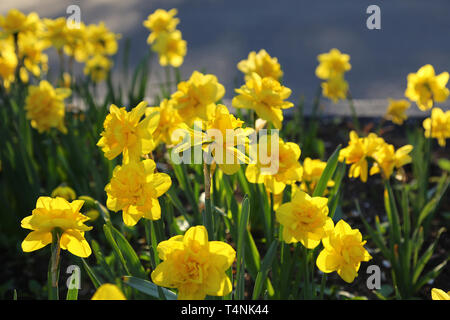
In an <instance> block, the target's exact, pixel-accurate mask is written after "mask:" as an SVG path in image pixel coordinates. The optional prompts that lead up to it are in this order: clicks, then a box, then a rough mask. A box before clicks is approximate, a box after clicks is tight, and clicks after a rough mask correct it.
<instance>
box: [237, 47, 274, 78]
mask: <svg viewBox="0 0 450 320" xmlns="http://www.w3.org/2000/svg"><path fill="white" fill-rule="evenodd" d="M237 68H238V69H239V70H240V71H241V72H243V73H244V74H245V80H246V81H247V80H249V79H251V75H252V73H253V72H256V73H257V74H258V75H259V76H260V77H261V78H265V77H271V78H274V79H275V80H279V79H280V78H281V77H282V76H283V71H281V67H280V64H279V63H278V59H277V58H275V57H274V58H272V57H271V56H270V55H269V54H268V53H267V51H266V50H264V49H261V50H259V52H258V53H256V52H255V51H252V52H250V53H249V54H248V58H247V60H242V61H240V62H239V63H238V65H237Z"/></svg>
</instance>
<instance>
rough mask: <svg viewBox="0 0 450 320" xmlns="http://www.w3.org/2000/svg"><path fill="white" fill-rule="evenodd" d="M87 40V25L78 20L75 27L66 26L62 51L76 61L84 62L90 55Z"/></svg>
mask: <svg viewBox="0 0 450 320" xmlns="http://www.w3.org/2000/svg"><path fill="white" fill-rule="evenodd" d="M88 42H89V38H88V31H87V27H86V25H85V24H84V23H83V22H80V24H79V26H78V27H77V28H67V30H66V42H65V45H64V53H65V54H67V55H68V56H70V57H74V58H75V60H76V61H78V62H85V61H86V60H87V59H88V58H89V56H90V53H89V51H88V46H89V45H88ZM111 52H114V50H111ZM94 55H95V54H94Z"/></svg>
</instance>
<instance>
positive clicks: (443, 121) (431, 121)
mask: <svg viewBox="0 0 450 320" xmlns="http://www.w3.org/2000/svg"><path fill="white" fill-rule="evenodd" d="M423 128H424V129H425V137H427V138H429V137H432V138H435V139H437V140H438V142H439V145H440V146H441V147H445V144H446V143H445V140H446V139H448V138H450V110H448V111H446V112H444V111H443V110H442V109H439V108H433V109H432V110H431V117H429V118H426V119H425V120H424V121H423Z"/></svg>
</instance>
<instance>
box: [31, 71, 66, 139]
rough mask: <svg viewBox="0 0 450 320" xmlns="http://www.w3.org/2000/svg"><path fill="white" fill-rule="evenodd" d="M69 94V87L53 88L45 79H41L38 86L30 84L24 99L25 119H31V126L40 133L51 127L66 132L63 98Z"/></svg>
mask: <svg viewBox="0 0 450 320" xmlns="http://www.w3.org/2000/svg"><path fill="white" fill-rule="evenodd" d="M70 94H71V90H70V89H66V88H56V89H55V88H53V86H52V85H51V84H50V83H49V82H48V81H46V80H42V81H41V82H40V83H39V85H38V86H30V87H29V88H28V95H27V98H26V100H25V110H26V112H27V115H26V116H27V119H29V120H31V126H32V127H33V128H35V129H37V130H38V131H39V132H40V133H41V132H44V131H49V130H50V129H51V128H57V129H58V130H60V131H61V132H63V133H66V132H67V129H66V127H65V125H64V114H65V106H64V99H65V98H67V97H68V96H70Z"/></svg>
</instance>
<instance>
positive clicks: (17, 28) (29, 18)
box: [0, 9, 40, 35]
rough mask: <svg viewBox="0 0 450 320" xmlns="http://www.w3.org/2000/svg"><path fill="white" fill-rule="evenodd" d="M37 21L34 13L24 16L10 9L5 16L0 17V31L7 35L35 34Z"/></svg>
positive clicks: (37, 17) (37, 18)
mask: <svg viewBox="0 0 450 320" xmlns="http://www.w3.org/2000/svg"><path fill="white" fill-rule="evenodd" d="M39 21H40V20H39V16H38V14H37V13H36V12H31V13H30V14H28V15H25V14H23V13H22V12H20V11H19V10H17V9H11V10H9V11H8V13H7V14H6V16H0V29H1V30H0V31H2V32H4V33H6V34H8V35H9V34H17V33H19V32H36V31H37V30H38V28H39Z"/></svg>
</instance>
